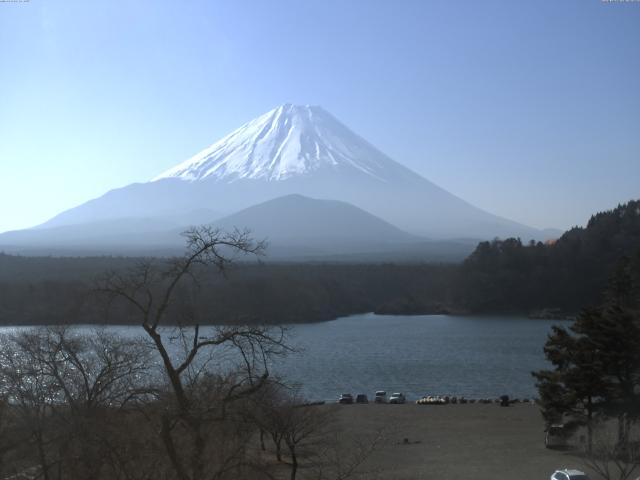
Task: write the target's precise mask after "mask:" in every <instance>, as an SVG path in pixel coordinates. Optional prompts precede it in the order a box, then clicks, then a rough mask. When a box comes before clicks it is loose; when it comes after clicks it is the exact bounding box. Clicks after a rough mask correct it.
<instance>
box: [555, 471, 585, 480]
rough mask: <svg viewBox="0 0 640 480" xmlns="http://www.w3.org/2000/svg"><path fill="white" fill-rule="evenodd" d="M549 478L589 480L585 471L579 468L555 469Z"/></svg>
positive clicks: (557, 479) (556, 479)
mask: <svg viewBox="0 0 640 480" xmlns="http://www.w3.org/2000/svg"><path fill="white" fill-rule="evenodd" d="M551 480H589V477H588V476H587V474H586V473H584V472H581V471H580V470H567V469H564V470H556V471H555V472H553V475H551Z"/></svg>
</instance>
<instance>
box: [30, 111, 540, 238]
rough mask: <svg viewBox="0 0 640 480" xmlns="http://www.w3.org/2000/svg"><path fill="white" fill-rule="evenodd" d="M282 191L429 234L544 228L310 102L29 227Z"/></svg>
mask: <svg viewBox="0 0 640 480" xmlns="http://www.w3.org/2000/svg"><path fill="white" fill-rule="evenodd" d="M289 194H301V195H304V196H307V197H311V198H315V199H323V200H339V201H343V202H347V203H349V204H352V205H354V206H355V207H358V208H360V209H362V210H364V211H366V212H368V213H370V214H372V215H374V216H376V217H379V218H381V219H382V220H384V221H386V222H388V223H390V224H392V225H394V226H396V227H398V228H399V229H401V230H403V231H406V232H408V233H411V234H413V235H419V236H422V237H425V238H429V239H432V240H444V239H451V238H475V239H479V240H481V239H491V238H494V237H501V238H505V237H511V236H518V237H521V238H523V239H525V240H528V239H532V238H533V239H538V240H545V239H546V238H548V237H549V235H548V233H546V232H544V231H541V230H538V229H534V228H531V227H528V226H526V225H522V224H519V223H517V222H514V221H512V220H508V219H505V218H502V217H499V216H496V215H493V214H491V213H488V212H486V211H484V210H481V209H480V208H478V207H475V206H474V205H472V204H470V203H468V202H466V201H465V200H463V199H461V198H459V197H457V196H455V195H453V194H451V193H449V192H448V191H446V190H444V189H443V188H441V187H439V186H438V185H436V184H434V183H432V182H430V181H429V180H427V179H426V178H424V177H422V176H420V175H419V174H417V173H415V172H414V171H412V170H410V169H409V168H407V167H405V166H403V165H402V164H401V163H398V162H396V161H395V160H393V159H391V158H390V157H388V156H387V155H385V154H384V153H382V152H381V151H380V150H378V149H377V148H376V147H374V146H373V145H372V144H371V143H369V142H368V141H366V140H365V139H363V138H362V137H360V136H359V135H357V134H356V133H354V132H352V131H351V130H350V129H349V128H348V127H346V126H345V125H344V124H342V123H341V122H340V121H339V120H338V119H336V118H335V117H333V116H332V115H331V114H329V113H328V112H326V111H325V110H324V109H322V108H321V107H317V106H295V105H291V104H286V105H283V106H280V107H278V108H276V109H273V110H271V111H269V112H267V113H266V114H264V115H261V116H260V117H258V118H256V119H254V120H252V121H250V122H247V123H246V124H244V125H243V126H242V127H240V128H239V129H236V130H234V131H233V132H231V133H230V134H228V135H226V136H225V137H223V138H222V139H220V140H219V141H218V142H215V143H214V144H212V145H211V146H210V147H208V148H205V149H204V150H203V151H201V152H200V153H198V154H196V155H194V156H192V157H190V158H189V159H187V160H186V161H184V162H182V163H180V164H178V165H176V166H175V167H173V168H171V169H169V170H166V171H164V172H163V173H161V174H160V175H158V176H156V177H154V178H153V179H152V180H151V181H149V182H145V183H134V184H130V185H127V186H125V187H122V188H119V189H114V190H110V191H108V192H107V193H105V194H104V195H102V196H101V197H98V198H95V199H92V200H90V201H88V202H86V203H84V204H81V205H79V206H77V207H75V208H72V209H69V210H66V211H64V212H61V213H60V214H58V215H56V216H55V217H53V218H52V219H50V220H49V221H47V222H45V223H44V224H41V225H40V226H38V228H49V227H54V226H61V225H72V224H82V223H89V222H95V221H97V220H115V219H120V218H125V217H143V218H148V217H153V218H162V217H179V216H181V215H184V214H185V212H188V211H192V210H194V209H197V208H210V209H213V210H215V211H217V212H219V213H220V215H221V216H225V215H230V214H232V213H234V212H237V211H240V210H242V209H245V208H248V207H250V206H252V205H256V204H259V203H262V202H265V201H268V200H271V199H274V198H278V197H282V196H284V195H289Z"/></svg>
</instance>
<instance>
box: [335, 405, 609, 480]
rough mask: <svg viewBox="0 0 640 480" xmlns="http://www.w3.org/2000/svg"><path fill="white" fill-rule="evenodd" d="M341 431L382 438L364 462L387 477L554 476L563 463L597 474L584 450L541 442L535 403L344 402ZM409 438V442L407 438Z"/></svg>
mask: <svg viewBox="0 0 640 480" xmlns="http://www.w3.org/2000/svg"><path fill="white" fill-rule="evenodd" d="M337 410H338V412H339V413H338V422H339V426H340V430H341V431H343V432H349V433H348V434H347V435H345V436H344V439H345V443H346V444H347V445H346V448H348V441H346V438H347V437H351V436H352V435H356V436H358V437H362V438H364V437H367V436H369V435H373V434H374V433H375V432H376V431H378V430H380V429H383V430H384V431H385V432H386V433H385V439H384V440H383V441H382V443H381V444H380V445H379V446H378V448H377V449H376V451H375V452H374V453H373V454H372V455H371V456H370V457H369V459H368V460H367V463H366V465H365V468H366V469H367V470H368V471H371V472H372V478H373V472H375V473H376V474H377V475H376V478H384V479H394V480H396V479H403V480H404V479H407V480H408V479H412V480H418V479H451V480H463V479H475V480H485V479H486V480H489V479H491V480H494V479H519V480H537V479H540V480H545V479H549V477H550V476H551V474H552V473H553V471H554V470H556V469H558V468H577V469H580V470H583V471H585V472H587V473H588V474H589V475H590V477H591V478H592V479H593V480H596V479H598V478H599V477H598V476H597V475H595V474H593V473H592V472H591V471H589V469H587V468H586V467H585V466H584V465H583V463H582V461H581V460H580V458H579V457H578V456H576V455H575V454H574V453H571V452H567V451H558V450H549V449H547V448H545V446H544V424H543V421H542V417H541V415H540V412H539V409H538V407H537V406H535V405H530V404H515V405H512V406H510V407H506V408H505V407H500V406H498V405H494V404H489V405H482V404H466V405H460V404H458V405H415V404H405V405H387V404H385V405H376V404H369V405H341V406H339V407H338V408H337ZM405 438H406V439H408V440H409V443H408V444H405V443H404V439H405Z"/></svg>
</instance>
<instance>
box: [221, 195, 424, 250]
mask: <svg viewBox="0 0 640 480" xmlns="http://www.w3.org/2000/svg"><path fill="white" fill-rule="evenodd" d="M214 225H215V226H217V227H220V228H223V229H226V230H230V229H233V228H249V229H250V230H251V232H252V235H253V236H255V237H256V238H267V239H268V240H269V241H270V242H271V243H276V244H278V245H287V246H299V247H304V246H306V247H317V248H323V249H326V250H327V251H332V252H333V253H335V252H337V251H339V250H341V249H342V248H344V247H346V246H348V247H349V248H356V249H366V248H370V247H372V246H380V247H382V246H385V245H389V244H394V243H396V244H397V243H399V244H408V243H415V242H419V241H421V240H422V239H421V238H419V237H415V236H413V235H410V234H408V233H406V232H403V231H402V230H400V229H398V228H396V227H394V226H393V225H391V224H389V223H387V222H385V221H384V220H381V219H379V218H378V217H376V216H374V215H371V214H370V213H367V212H365V211H364V210H362V209H360V208H357V207H354V206H353V205H350V204H348V203H345V202H340V201H336V200H316V199H312V198H308V197H304V196H302V195H287V196H284V197H279V198H276V199H273V200H268V201H267V202H264V203H261V204H258V205H254V206H252V207H249V208H247V209H244V210H241V211H240V212H237V213H235V214H233V215H230V216H228V217H225V218H222V219H220V220H218V221H216V222H215V223H214Z"/></svg>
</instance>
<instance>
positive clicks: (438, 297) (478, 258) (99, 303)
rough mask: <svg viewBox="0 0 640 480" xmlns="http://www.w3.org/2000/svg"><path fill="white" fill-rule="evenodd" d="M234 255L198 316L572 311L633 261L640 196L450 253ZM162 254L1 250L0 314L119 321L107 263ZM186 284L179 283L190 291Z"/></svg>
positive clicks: (209, 285) (38, 320) (223, 319)
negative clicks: (567, 223) (428, 257)
mask: <svg viewBox="0 0 640 480" xmlns="http://www.w3.org/2000/svg"><path fill="white" fill-rule="evenodd" d="M260 258H261V257H257V260H256V259H255V258H254V257H251V258H249V257H247V258H240V259H239V261H236V262H235V263H234V264H233V265H230V266H229V268H228V269H226V270H225V274H224V275H220V274H219V273H217V272H209V271H207V272H205V271H203V272H201V275H200V278H201V280H200V282H199V283H198V285H197V287H194V288H198V289H200V290H201V292H205V293H206V294H204V295H198V298H199V300H198V302H197V305H195V306H194V308H195V309H197V310H198V313H199V315H198V317H199V318H201V319H202V320H203V321H204V323H209V324H244V323H264V324H283V323H299V322H313V321H322V320H330V319H333V318H336V317H338V316H343V315H349V314H354V313H363V312H377V313H381V314H407V315H413V314H430V313H471V314H472V313H518V314H534V315H535V312H538V311H540V310H543V309H554V310H556V311H561V312H562V313H563V314H566V315H573V314H576V313H578V311H579V310H580V309H581V308H583V307H585V306H589V305H596V304H598V303H599V302H600V301H601V300H602V292H603V290H604V289H605V286H606V285H607V282H608V280H609V279H610V277H611V275H612V273H613V272H614V270H615V268H616V266H617V265H618V264H619V263H620V262H621V261H622V260H623V259H625V258H628V259H630V260H629V261H631V262H635V263H640V201H638V200H635V201H630V202H628V203H626V204H624V205H619V206H618V207H616V208H615V209H613V210H610V211H606V212H602V213H598V214H595V215H593V216H592V217H591V219H590V220H589V222H588V224H587V225H586V226H585V227H575V228H573V229H571V230H569V231H567V232H566V233H564V234H563V235H562V236H561V237H560V238H559V239H557V240H555V241H553V242H547V243H540V242H538V243H536V242H528V243H523V242H522V241H521V240H520V239H513V238H510V239H505V240H499V239H495V240H493V241H489V242H481V243H479V244H478V246H477V247H476V249H475V251H474V252H473V253H472V254H471V255H470V256H469V257H468V258H467V259H466V260H465V261H464V262H462V263H461V264H454V263H438V264H436V263H426V262H425V263H390V262H380V263H368V264H364V263H354V264H346V263H320V262H318V263H274V262H269V261H267V260H261V259H260ZM167 262H170V260H169V259H166V258H127V257H22V256H14V255H7V254H1V253H0V323H1V324H4V325H20V324H47V325H55V324H67V323H82V324H105V323H107V324H126V323H132V322H133V320H132V315H133V314H134V313H135V312H132V311H130V309H129V310H128V309H126V308H125V307H123V306H118V305H116V306H112V307H111V308H107V305H106V304H105V299H104V298H103V297H101V296H100V295H98V292H97V290H96V285H97V284H98V283H99V280H100V278H102V277H103V276H104V275H105V274H107V273H108V272H127V271H129V270H131V269H135V268H138V267H139V266H140V265H145V264H151V265H156V266H162V265H164V264H166V263H167ZM192 293H193V292H189V291H187V290H181V291H180V292H178V295H179V296H180V295H182V296H184V298H187V297H188V296H190V295H191V294H192Z"/></svg>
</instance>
